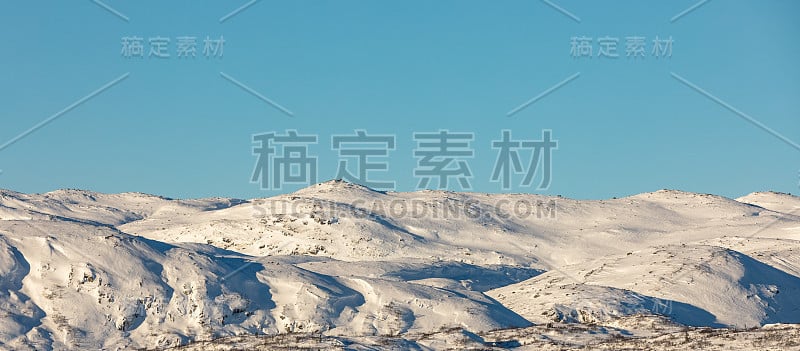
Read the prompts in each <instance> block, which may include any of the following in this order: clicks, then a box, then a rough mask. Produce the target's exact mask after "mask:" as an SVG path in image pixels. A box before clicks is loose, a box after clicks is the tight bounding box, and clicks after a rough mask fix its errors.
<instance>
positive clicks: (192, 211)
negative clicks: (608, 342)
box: [0, 181, 800, 350]
mask: <svg viewBox="0 0 800 351" xmlns="http://www.w3.org/2000/svg"><path fill="white" fill-rule="evenodd" d="M795 207H800V199H798V198H797V197H795V196H791V195H788V194H779V193H754V194H750V195H747V196H745V197H743V198H740V199H737V200H732V199H728V198H724V197H720V196H715V195H708V194H694V193H686V192H681V191H674V190H661V191H656V192H652V193H645V194H639V195H635V196H630V197H625V198H620V199H610V200H572V199H566V198H561V197H545V196H540V195H531V194H478V193H454V192H445V191H419V192H411V193H397V192H378V191H374V190H371V189H368V188H365V187H362V186H359V185H354V184H350V183H346V182H342V181H330V182H325V183H321V184H318V185H315V186H311V187H309V188H306V189H303V190H300V191H298V192H295V193H291V194H286V195H281V196H276V197H272V198H266V199H253V200H247V201H245V200H236V199H223V198H215V199H199V200H175V199H168V198H164V197H158V196H152V195H146V194H135V193H124V194H100V193H94V192H89V191H80V190H59V191H54V192H50V193H46V194H22V193H17V192H13V191H8V190H0V313H2V315H3V317H4V318H3V319H2V321H0V349H15V350H24V349H32V350H33V349H35V350H41V349H68V348H90V349H94V348H106V349H125V348H162V347H169V346H177V345H183V344H186V343H189V342H193V341H200V340H210V339H214V338H218V337H224V336H235V335H249V334H267V335H276V334H285V333H298V335H301V334H308V335H319V334H325V335H327V336H328V337H331V338H340V339H341V338H344V339H341V340H345V339H347V338H354V337H355V338H362V337H363V338H370V337H377V338H389V339H391V338H395V337H397V338H400V339H397V340H405V339H407V338H417V339H420V338H423V339H424V338H428V337H427V336H425V335H439V336H442V335H449V334H447V333H444V334H436V332H439V331H441V330H456V329H457V330H461V331H463V333H462V332H461V331H459V333H462V334H463V335H464V337H465V338H466V339H465V340H467V339H468V340H473V341H474V340H477V339H475V338H476V337H478V334H471V333H480V335H481V336H480V338H485V337H487V335H489V334H486V333H491V331H492V330H498V329H503V330H517V329H508V328H538V329H534V330H536V332H537V333H545V332H544V331H542V330H546V329H547V328H544V327H542V326H543V325H547V324H548V323H551V324H552V323H556V324H559V323H579V324H580V323H583V324H586V323H592V324H596V325H602V326H605V327H606V328H613V329H614V330H618V334H619V335H621V336H630V335H639V336H641V335H650V334H652V333H654V331H655V330H656V329H658V330H661V331H664V332H666V331H668V330H667V329H669V328H671V327H663V326H662V327H658V328H656V327H652V326H651V327H648V328H649V329H648V328H641V327H638V326H631V325H630V324H629V323H628V324H625V323H622V322H620V321H625V320H626V319H625V318H628V317H629V316H653V315H663V316H665V317H666V318H669V319H670V320H671V321H672V322H675V323H679V324H683V325H689V326H698V327H699V326H711V327H740V328H744V327H753V326H761V325H764V324H769V323H800V217H799V216H797V215H795V214H793V213H792V210H793V209H794V208H795ZM637 318H638V317H637ZM620 323H622V324H620ZM533 325H537V326H535V327H534V326H533ZM559 325H560V324H559ZM659 325H661V324H659ZM453 328H456V329H453ZM653 328H656V329H653ZM659 328H661V329H659ZM664 328H666V329H664ZM662 329H663V330H662ZM519 330H523V329H519ZM608 330H611V329H608ZM669 330H672V329H669ZM309 333H310V334H309ZM432 333H433V334H432ZM464 333H465V334H464ZM587 333H588V332H587ZM648 333H649V334H648ZM612 334H613V333H612ZM460 335H461V334H460ZM542 335H544V334H542ZM570 335H572V334H570ZM604 335H608V337H611V334H608V333H606V334H604ZM424 336H425V337H424ZM442 337H444V336H442ZM404 338H405V339H404ZM430 338H433V339H436V337H434V336H430ZM569 338H575V340H577V341H575V342H576V345H577V344H581V343H583V344H586V343H588V342H590V341H591V340H594V341H591V342H597V340H595V339H592V338H583V337H580V336H575V335H572V336H569ZM340 339H336V340H340ZM389 339H387V340H389ZM433 339H431V340H432V341H429V342H428V341H425V342H421V343H419V342H416V341H415V345H417V346H419V347H423V348H433V349H437V348H439V346H437V345H440V344H438V341H435V340H433ZM544 339H547V338H546V337H544ZM544 339H542V340H544ZM348 340H349V339H348ZM392 340H395V339H392ZM570 340H572V339H570ZM417 341H419V340H417ZM445 344H446V343H445ZM445 344H441V345H445ZM426 345H427V346H426ZM509 345H510V344H509ZM442 347H444V346H442Z"/></svg>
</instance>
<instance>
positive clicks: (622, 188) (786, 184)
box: [0, 0, 800, 198]
mask: <svg viewBox="0 0 800 351" xmlns="http://www.w3.org/2000/svg"><path fill="white" fill-rule="evenodd" d="M104 3H105V4H107V5H108V6H110V7H111V8H113V9H114V10H115V11H117V12H118V13H119V14H121V15H123V16H125V17H126V18H127V19H128V20H127V21H126V20H124V19H122V18H120V17H118V16H117V15H116V14H114V13H112V12H111V11H108V10H106V9H104V8H102V7H101V6H100V5H98V4H97V3H95V2H93V1H91V0H86V1H69V2H66V1H38V2H33V1H20V0H10V1H4V2H2V3H0V26H2V27H3V32H4V33H7V35H6V37H5V38H4V40H3V46H2V50H3V55H0V77H2V80H0V96H2V104H0V118H2V128H0V139H2V140H0V143H5V142H6V141H8V140H12V139H14V138H15V137H16V136H18V135H19V134H20V133H22V132H24V131H26V130H28V129H29V128H31V127H32V126H35V125H36V124H37V123H40V122H41V121H43V120H45V119H47V118H48V117H50V116H52V115H53V114H55V113H56V112H58V111H60V110H62V109H64V108H65V107H67V106H69V105H70V104H73V103H74V102H75V101H77V100H79V99H80V98H82V97H84V96H86V95H87V94H89V93H91V92H93V91H95V90H96V89H98V88H100V87H101V86H103V85H104V84H106V83H109V82H111V81H113V80H114V79H116V78H118V77H121V76H122V75H123V74H126V73H128V74H129V75H128V76H127V78H125V79H124V80H122V81H120V82H119V83H118V84H115V85H114V86H112V87H110V88H109V89H107V90H105V91H103V92H102V93H100V94H99V95H97V96H94V97H93V98H91V99H88V100H87V101H85V102H84V103H83V104H81V105H80V106H77V107H76V108H74V109H72V110H70V111H69V112H67V113H64V114H63V115H61V116H59V117H58V118H57V119H54V120H53V121H52V122H51V123H49V124H47V125H45V126H44V127H42V128H39V129H37V130H36V131H35V132H33V133H30V134H29V135H27V136H26V137H24V138H22V139H19V140H18V141H16V142H14V143H13V144H11V145H8V146H7V147H6V148H4V149H2V150H0V169H2V173H0V188H8V189H13V190H17V191H24V192H45V191H50V190H54V189H58V188H84V189H91V190H95V191H102V192H123V191H140V192H147V193H156V194H161V195H166V196H172V197H205V196H231V197H243V198H251V197H262V196H268V195H272V194H276V193H281V192H288V191H291V190H293V189H295V188H296V187H297V186H286V187H284V188H283V189H281V190H269V191H267V190H262V189H260V188H259V186H258V185H257V184H252V183H251V182H250V177H251V175H252V171H253V168H254V166H255V164H256V157H255V156H254V155H252V147H253V144H252V141H251V136H252V135H253V134H256V133H263V132H279V133H283V132H284V131H285V130H287V129H296V130H298V131H299V132H300V133H301V134H317V135H319V138H320V144H319V145H316V146H312V147H311V148H310V152H311V153H312V154H316V155H317V156H319V158H320V159H319V179H320V180H325V179H328V178H333V177H334V176H335V173H336V165H337V162H338V156H337V154H336V152H335V151H332V150H331V149H330V137H331V135H333V134H352V133H353V132H354V130H356V129H364V130H366V131H367V132H368V133H370V134H395V135H396V138H397V149H396V150H394V151H391V152H390V154H389V157H388V158H387V159H386V160H388V162H389V168H390V169H389V171H388V172H387V173H380V172H378V173H373V175H374V179H376V180H394V181H396V182H397V186H398V190H413V189H414V188H415V186H416V184H417V181H418V180H417V179H416V178H414V176H413V173H412V172H413V170H414V168H415V167H416V166H417V161H418V159H415V158H414V157H413V154H412V152H413V150H414V148H415V143H414V140H413V139H412V133H413V132H415V131H416V132H431V131H437V130H439V129H449V130H451V131H454V132H474V133H475V140H474V142H473V149H474V152H475V157H474V158H473V159H470V160H469V164H470V166H471V168H472V172H473V173H474V176H475V177H474V179H472V188H473V189H472V190H474V191H481V192H503V191H504V190H503V189H501V187H500V186H499V185H498V184H496V183H492V182H489V176H490V173H491V171H492V165H493V164H494V159H495V157H496V152H497V150H493V149H492V148H491V147H490V143H491V141H492V140H495V139H498V138H499V137H500V134H501V131H502V130H503V129H510V130H512V131H513V135H514V137H515V138H517V137H518V138H527V139H530V138H538V137H540V135H541V131H542V130H543V129H550V130H552V131H553V137H554V138H555V139H557V140H558V142H559V148H558V150H556V151H555V152H554V153H553V175H552V182H551V184H550V187H549V189H547V190H544V191H541V190H537V189H536V188H535V187H534V188H525V187H519V186H514V187H513V188H512V189H511V190H510V191H512V192H536V193H545V194H561V195H564V196H569V197H574V198H609V197H612V196H625V195H629V194H634V193H639V192H645V191H654V190H657V189H661V188H677V189H682V190H687V191H695V192H703V193H716V194H721V195H725V196H731V197H735V196H740V195H743V194H746V193H749V192H751V191H759V190H777V191H784V192H793V193H797V192H798V189H797V188H798V182H799V181H800V180H799V177H800V173H799V170H800V150H798V149H796V148H795V147H794V146H792V145H790V144H789V143H787V142H785V141H783V140H781V139H780V138H779V137H776V136H775V135H773V134H771V133H769V132H766V131H764V130H762V129H760V128H758V127H756V126H754V125H753V124H752V123H750V122H748V121H746V120H745V118H743V117H741V116H739V115H738V114H737V113H735V112H733V111H731V110H729V109H727V108H726V107H724V106H722V105H721V104H720V102H722V103H724V104H727V105H728V106H730V107H733V108H735V109H737V110H738V111H741V112H742V113H744V114H746V115H747V116H749V117H750V118H753V119H755V120H757V121H759V123H762V124H763V125H765V126H767V127H769V128H771V129H772V130H774V131H775V132H777V133H779V134H780V135H782V136H783V137H784V138H786V139H788V140H790V141H791V142H795V143H796V142H800V123H798V120H799V119H798V113H799V112H800V99H799V98H798V97H800V67H798V65H797V58H798V57H800V48H798V45H796V41H797V38H798V35H800V22H798V21H797V20H796V18H797V14H800V2H797V1H794V0H782V1H781V0H773V1H735V0H725V1H722V0H712V1H708V2H707V3H704V4H702V6H699V7H697V8H696V9H694V10H693V11H691V12H689V13H687V14H685V15H684V16H681V17H680V18H677V19H676V20H674V21H671V19H672V18H673V17H674V16H676V15H678V14H680V13H681V12H682V11H684V10H686V9H688V8H690V7H692V6H693V5H695V4H697V3H698V1H696V0H687V1H683V0H674V1H633V0H631V1H623V0H620V1H610V0H608V1H600V0H598V1H580V0H553V1H552V2H551V4H554V5H556V6H558V7H560V8H562V9H564V10H567V11H568V12H569V13H570V14H572V15H573V16H575V17H576V18H577V19H579V20H576V19H574V18H571V17H570V16H568V15H567V14H564V13H562V12H560V11H558V10H557V9H555V8H554V7H552V6H550V4H548V3H546V2H544V1H539V0H525V1H516V0H509V1H503V2H496V1H486V0H483V1H472V0H439V1H427V0H425V1H422V0H404V1H394V2H390V1H368V0H336V1H324V0H292V1H270V0H261V1H258V2H256V3H254V4H253V5H252V6H250V7H248V8H247V9H245V10H244V11H242V12H239V13H238V14H236V15H234V16H232V17H229V18H227V19H226V20H225V21H224V22H222V23H221V22H220V19H221V18H222V17H223V16H225V15H227V14H229V13H231V12H232V11H233V10H235V9H237V8H239V7H240V6H242V5H244V4H246V3H247V1H245V0H242V1H221V0H217V1H211V0H206V1H199V0H191V1H190V0H174V1H135V2H134V1H122V0H106V1H105V2H104ZM129 36H138V37H143V38H145V39H146V38H150V37H167V38H170V39H171V45H172V46H171V47H170V51H171V55H172V57H170V58H168V59H158V58H154V57H151V58H148V57H144V58H125V57H123V56H122V55H121V40H122V38H123V37H129ZM180 36H194V37H197V38H198V41H201V43H200V44H199V45H200V46H201V47H199V48H198V51H201V50H202V39H204V38H205V37H206V36H209V37H211V38H218V37H220V36H223V37H224V39H225V44H224V54H223V56H222V57H221V58H220V57H214V58H206V57H203V55H202V53H201V52H198V57H196V58H194V59H184V58H177V57H175V47H174V46H175V41H176V38H177V37H180ZM575 36H586V37H591V38H593V39H594V42H593V49H594V54H596V53H597V50H598V48H599V47H598V45H597V42H596V39H597V38H599V37H604V36H609V37H616V38H619V40H620V43H619V48H618V51H620V57H619V58H615V59H614V58H603V57H593V58H587V57H578V58H575V57H572V56H571V55H570V45H571V43H570V38H571V37H575ZM629 36H641V37H645V38H646V40H647V47H646V49H647V55H646V57H644V58H638V59H630V58H626V57H625V53H624V50H625V49H624V46H625V37H629ZM656 36H659V37H660V38H667V37H672V38H673V40H674V43H673V48H672V57H670V58H656V57H654V56H653V55H651V52H650V50H651V45H652V42H651V41H652V40H653V39H654V38H655V37H656ZM145 50H148V48H147V47H145ZM220 72H224V73H225V74H227V75H229V76H230V77H233V78H235V79H236V80H238V81H240V82H241V83H243V84H245V85H247V86H248V87H250V88H251V89H253V90H254V91H257V92H258V93H259V94H262V95H263V96H265V97H268V98H269V99H271V100H273V101H275V102H276V103H278V104H280V105H281V106H284V107H286V108H287V109H289V110H291V111H292V112H293V113H294V117H288V116H286V115H285V114H283V113H282V112H281V111H279V110H278V109H275V108H273V107H272V106H270V105H268V104H267V103H265V102H264V101H262V100H260V99H259V98H257V97H255V96H253V95H251V94H249V93H248V92H246V91H244V90H243V89H241V88H240V87H237V86H236V85H234V84H233V83H231V82H230V81H228V80H226V79H224V78H223V77H222V76H221V75H220ZM577 73H579V75H578V76H577V78H575V79H573V80H571V81H569V82H568V83H566V84H563V86H560V87H559V88H558V89H556V90H554V91H552V92H551V93H550V94H547V95H546V96H544V97H543V98H541V99H539V100H538V101H536V102H535V103H533V104H531V105H530V106H528V107H527V108H525V109H523V110H521V111H520V112H518V113H517V114H515V115H513V116H512V117H508V116H507V113H508V112H509V111H510V110H512V109H514V108H516V107H517V106H519V105H521V104H522V103H524V102H526V101H528V100H529V99H531V98H533V97H534V96H537V95H539V94H540V93H542V92H544V91H547V90H548V89H550V88H551V87H553V86H555V85H557V84H558V83H559V82H563V81H564V80H565V79H566V78H568V77H571V76H573V75H575V74H577ZM671 73H674V74H676V75H678V76H679V77H682V78H684V79H686V80H687V81H688V82H690V83H691V84H694V85H695V86H696V87H698V88H700V89H702V90H703V91H705V92H707V93H708V94H711V95H713V96H714V97H716V98H718V99H719V101H714V100H713V99H712V98H710V97H709V96H706V95H704V94H702V93H700V92H698V91H696V90H694V89H692V88H691V87H689V86H687V85H686V84H684V83H682V82H681V81H679V80H678V79H676V78H675V77H673V76H672V75H671ZM517 180H519V178H517ZM451 184H452V185H453V186H452V189H453V190H459V187H458V186H457V183H456V182H452V183H451Z"/></svg>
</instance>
